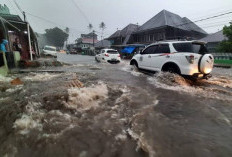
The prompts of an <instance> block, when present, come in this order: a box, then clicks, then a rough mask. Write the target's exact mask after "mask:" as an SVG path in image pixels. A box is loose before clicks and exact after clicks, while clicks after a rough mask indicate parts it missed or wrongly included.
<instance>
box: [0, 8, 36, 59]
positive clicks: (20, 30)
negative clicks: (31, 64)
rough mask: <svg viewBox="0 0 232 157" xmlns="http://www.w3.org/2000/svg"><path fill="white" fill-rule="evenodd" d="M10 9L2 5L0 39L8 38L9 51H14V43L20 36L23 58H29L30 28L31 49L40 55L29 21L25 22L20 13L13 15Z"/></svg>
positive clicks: (0, 11)
mask: <svg viewBox="0 0 232 157" xmlns="http://www.w3.org/2000/svg"><path fill="white" fill-rule="evenodd" d="M1 9H3V10H1ZM8 10H9V9H7V6H6V5H4V7H2V6H0V41H1V40H2V39H7V40H8V41H9V44H8V48H7V49H8V51H9V52H13V51H14V48H13V43H14V41H15V39H16V38H18V39H19V41H20V44H21V45H22V53H21V59H23V60H29V59H30V48H29V38H28V28H29V30H30V39H31V49H32V51H33V54H36V55H39V50H38V43H37V38H36V35H35V33H34V31H33V30H32V28H31V27H30V26H29V25H28V23H27V22H24V21H23V20H22V19H21V18H20V17H19V16H18V15H12V14H10V12H9V11H8Z"/></svg>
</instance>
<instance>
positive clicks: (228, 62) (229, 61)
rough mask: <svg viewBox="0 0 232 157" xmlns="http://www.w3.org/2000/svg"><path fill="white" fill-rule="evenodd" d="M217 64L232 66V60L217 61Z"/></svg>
mask: <svg viewBox="0 0 232 157" xmlns="http://www.w3.org/2000/svg"><path fill="white" fill-rule="evenodd" d="M214 63H215V64H230V65H232V60H215V61H214Z"/></svg>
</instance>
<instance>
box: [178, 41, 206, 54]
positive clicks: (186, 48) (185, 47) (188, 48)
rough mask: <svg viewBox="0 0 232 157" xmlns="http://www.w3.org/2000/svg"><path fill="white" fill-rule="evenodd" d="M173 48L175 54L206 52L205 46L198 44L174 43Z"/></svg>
mask: <svg viewBox="0 0 232 157" xmlns="http://www.w3.org/2000/svg"><path fill="white" fill-rule="evenodd" d="M173 46H174V48H175V49H176V51H177V52H192V53H199V54H204V53H207V52H208V50H207V48H206V46H205V45H204V44H200V43H174V44H173Z"/></svg>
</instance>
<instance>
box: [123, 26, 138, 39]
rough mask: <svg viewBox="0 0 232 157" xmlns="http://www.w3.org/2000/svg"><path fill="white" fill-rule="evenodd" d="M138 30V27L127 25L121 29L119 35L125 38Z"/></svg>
mask: <svg viewBox="0 0 232 157" xmlns="http://www.w3.org/2000/svg"><path fill="white" fill-rule="evenodd" d="M137 29H138V25H135V24H129V25H127V26H126V27H125V28H123V29H122V31H121V32H120V35H121V36H122V37H126V36H127V35H130V34H132V33H133V32H134V31H136V30H137Z"/></svg>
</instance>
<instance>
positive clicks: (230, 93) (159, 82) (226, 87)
mask: <svg viewBox="0 0 232 157" xmlns="http://www.w3.org/2000/svg"><path fill="white" fill-rule="evenodd" d="M122 70H123V71H126V72H129V73H131V74H132V75H134V76H136V77H140V76H146V77H147V80H148V81H149V82H150V83H151V84H152V85H154V86H156V87H158V88H163V89H168V90H174V91H179V92H185V93H188V94H191V95H197V96H203V97H208V98H215V99H220V100H228V101H231V100H232V77H230V76H221V75H215V76H213V77H212V78H210V79H209V80H198V81H191V80H188V79H185V78H183V77H182V76H179V75H176V74H173V73H164V72H160V73H157V74H154V75H152V76H151V75H147V74H146V73H143V72H142V71H139V70H137V69H136V68H134V67H133V66H124V67H123V68H122Z"/></svg>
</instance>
